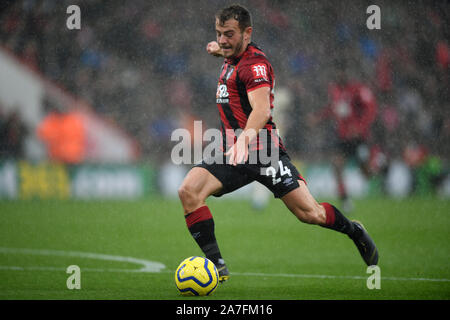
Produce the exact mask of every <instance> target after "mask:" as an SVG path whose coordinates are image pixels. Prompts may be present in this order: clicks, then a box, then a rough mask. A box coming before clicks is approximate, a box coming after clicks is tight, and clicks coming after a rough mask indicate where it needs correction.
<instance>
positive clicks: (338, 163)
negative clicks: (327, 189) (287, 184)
mask: <svg viewBox="0 0 450 320" xmlns="http://www.w3.org/2000/svg"><path fill="white" fill-rule="evenodd" d="M329 101H330V102H329V105H328V106H327V107H326V108H324V109H323V110H321V111H320V112H318V113H315V114H312V115H310V116H309V120H310V125H313V126H315V125H316V124H317V123H318V122H321V121H323V120H325V119H331V120H332V121H333V124H334V126H335V128H336V131H337V132H336V138H337V139H336V143H335V146H334V155H333V157H332V162H333V166H334V170H335V175H336V180H337V184H338V195H339V198H340V199H341V201H342V208H343V209H344V211H347V212H349V211H351V210H352V207H353V206H352V202H351V200H350V199H349V197H348V193H347V189H346V186H345V183H344V179H343V170H344V167H345V164H346V162H347V160H348V159H350V158H354V159H355V160H356V161H357V163H358V165H359V167H360V169H361V171H362V173H363V174H364V175H365V176H366V177H369V176H370V175H371V174H372V172H371V166H373V165H374V162H373V161H374V159H373V157H378V156H379V153H380V152H381V151H380V150H379V148H378V149H376V150H375V149H374V151H376V152H375V153H374V152H372V150H371V147H370V146H369V139H370V137H371V129H372V124H373V123H374V121H375V118H376V113H377V103H376V100H375V96H374V94H373V93H372V90H371V89H370V88H369V87H367V86H366V85H364V84H362V83H359V82H357V81H353V80H350V79H349V77H348V75H347V71H346V70H345V69H344V66H343V65H340V66H339V67H338V70H337V73H336V80H335V82H333V83H331V84H330V85H329Z"/></svg>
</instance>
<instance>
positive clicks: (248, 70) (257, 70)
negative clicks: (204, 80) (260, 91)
mask: <svg viewBox="0 0 450 320" xmlns="http://www.w3.org/2000/svg"><path fill="white" fill-rule="evenodd" d="M274 84H275V75H274V72H273V68H272V65H271V64H270V63H269V61H268V60H267V57H266V55H265V54H264V52H262V51H261V49H259V48H258V47H257V46H256V45H255V44H254V43H250V44H249V45H248V47H247V49H246V51H245V52H244V53H242V54H241V55H240V56H238V57H234V58H230V59H225V61H224V63H223V65H222V68H221V71H220V77H219V82H218V84H217V93H216V103H217V107H218V109H219V114H220V120H221V130H222V136H223V140H224V141H223V147H224V149H225V150H228V148H230V147H231V146H232V145H233V144H234V142H235V141H236V136H235V134H234V131H235V130H238V129H244V128H245V126H246V124H247V120H248V117H249V115H250V113H251V111H252V107H251V106H250V102H249V100H248V93H249V92H251V91H252V90H255V89H257V88H261V87H269V88H270V89H271V93H270V109H271V111H273V100H274V95H273V88H274ZM264 129H267V131H266V133H267V134H266V137H267V141H262V139H261V137H264V136H262V135H261V134H260V135H259V136H258V138H257V139H256V140H255V141H252V142H251V143H250V146H249V150H250V151H255V150H260V149H262V148H264V146H268V144H267V143H271V144H273V146H275V147H276V148H278V149H279V152H280V155H282V154H285V153H286V150H285V148H284V146H283V143H282V141H281V138H280V137H279V136H278V133H277V130H276V126H275V123H274V122H273V121H272V117H270V119H269V120H268V121H267V123H266V125H265V126H264ZM227 136H228V138H227Z"/></svg>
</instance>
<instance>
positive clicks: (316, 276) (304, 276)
mask: <svg viewBox="0 0 450 320" xmlns="http://www.w3.org/2000/svg"><path fill="white" fill-rule="evenodd" d="M231 275H236V276H256V277H284V278H310V279H314V278H316V279H353V280H361V279H367V277H363V276H345V275H343V276H338V275H326V274H289V273H255V272H243V273H240V272H231ZM381 279H382V280H392V281H430V282H450V279H445V278H444V279H432V278H406V277H384V276H381Z"/></svg>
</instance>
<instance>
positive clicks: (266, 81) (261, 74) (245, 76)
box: [239, 59, 273, 92]
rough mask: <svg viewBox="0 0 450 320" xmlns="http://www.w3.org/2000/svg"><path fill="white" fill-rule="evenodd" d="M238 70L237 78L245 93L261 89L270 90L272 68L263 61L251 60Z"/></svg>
mask: <svg viewBox="0 0 450 320" xmlns="http://www.w3.org/2000/svg"><path fill="white" fill-rule="evenodd" d="M252 60H253V61H249V62H248V63H246V64H245V65H243V66H241V67H240V68H239V78H240V80H241V81H242V82H243V83H244V85H245V89H246V90H247V92H250V91H253V90H255V89H258V88H261V87H269V88H272V85H273V83H272V82H273V75H272V66H271V65H270V64H269V63H268V62H267V60H265V59H252Z"/></svg>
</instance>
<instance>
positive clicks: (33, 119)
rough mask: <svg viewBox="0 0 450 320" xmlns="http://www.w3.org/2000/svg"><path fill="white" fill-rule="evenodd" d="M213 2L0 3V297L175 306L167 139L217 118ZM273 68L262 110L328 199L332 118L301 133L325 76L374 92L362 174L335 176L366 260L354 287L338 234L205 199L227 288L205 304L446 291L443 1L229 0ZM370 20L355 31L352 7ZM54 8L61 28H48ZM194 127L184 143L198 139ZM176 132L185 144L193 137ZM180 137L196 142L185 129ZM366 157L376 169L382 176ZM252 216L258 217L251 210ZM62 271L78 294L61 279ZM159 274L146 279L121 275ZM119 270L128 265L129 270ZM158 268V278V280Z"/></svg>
mask: <svg viewBox="0 0 450 320" xmlns="http://www.w3.org/2000/svg"><path fill="white" fill-rule="evenodd" d="M230 3H231V2H228V1H218V0H214V1H213V0H195V1H194V0H192V1H191V0H184V1H178V0H177V1H175V0H174V1H172V0H163V1H161V0H151V1H149V0H133V1H118V0H117V1H116V0H108V1H104V0H84V1H78V0H67V1H62V0H61V1H53V0H18V1H11V0H2V1H0V299H177V298H181V297H180V296H179V295H178V292H177V290H176V289H175V286H174V283H173V271H174V270H175V269H176V267H177V266H178V264H179V263H180V262H181V261H182V260H183V259H184V258H186V257H188V256H192V255H200V254H201V252H200V250H199V248H198V247H197V245H196V244H195V242H194V241H193V240H192V238H191V236H190V234H189V233H188V230H187V228H186V225H185V221H184V219H183V218H182V213H183V210H182V207H181V204H180V202H179V200H178V199H177V188H178V186H179V185H180V183H181V181H182V179H183V177H184V175H185V174H186V172H187V171H188V170H189V168H190V167H191V165H190V164H185V165H175V164H174V163H173V162H172V160H171V151H172V148H173V147H174V146H175V145H176V144H177V143H178V141H171V134H172V132H173V131H174V130H176V129H179V128H186V129H188V130H190V132H191V133H193V128H194V121H195V120H201V121H203V122H202V127H203V130H206V129H208V128H219V114H218V111H217V106H216V105H215V94H216V86H217V77H218V73H219V69H220V66H221V64H222V60H221V59H219V58H215V57H212V56H210V55H208V54H207V53H206V50H205V48H206V44H207V43H208V42H209V41H212V40H215V30H214V14H215V12H217V11H218V10H219V9H220V8H222V7H224V6H225V5H229V4H230ZM240 3H242V4H244V5H246V6H247V7H248V8H249V9H250V11H251V13H252V15H253V23H254V32H253V39H252V40H253V41H254V42H255V43H257V44H258V45H259V46H260V47H261V48H262V49H263V50H264V51H265V52H266V54H267V56H268V57H269V60H270V62H271V63H272V65H273V67H274V70H275V75H276V86H275V102H274V105H275V108H274V118H275V122H276V123H277V126H278V128H279V129H280V134H281V136H282V138H283V141H284V143H285V145H286V147H287V150H288V153H289V154H290V156H291V158H292V160H293V162H294V163H295V164H296V166H297V167H298V168H299V171H300V172H301V173H302V175H303V176H304V177H305V178H306V180H307V182H308V186H309V188H310V190H311V192H312V193H313V195H314V196H315V197H316V198H317V199H318V200H319V201H330V202H332V203H335V204H336V205H337V206H339V205H341V204H340V203H339V201H337V195H338V194H337V191H338V188H337V183H336V179H335V177H334V175H333V167H332V163H331V157H332V150H333V146H334V145H335V143H336V133H335V132H336V131H335V125H334V123H333V122H332V121H323V122H321V123H320V124H317V125H312V124H311V122H310V119H312V118H313V117H312V114H318V113H319V112H320V111H321V110H323V108H324V107H326V106H327V105H328V104H329V103H330V102H331V100H330V97H329V88H330V85H331V84H332V83H333V82H334V81H335V80H336V76H337V75H338V74H339V72H340V71H342V70H344V71H345V73H346V75H347V76H348V77H349V78H350V79H351V80H354V81H358V82H359V83H361V84H363V85H365V86H367V87H368V88H370V90H371V91H372V92H373V94H374V96H375V99H376V106H377V112H376V120H375V124H374V126H373V128H372V129H373V130H372V133H371V137H370V139H369V145H370V150H372V151H374V152H373V153H370V155H371V157H370V163H371V167H372V168H373V170H374V172H375V173H376V174H375V175H373V177H371V178H365V176H364V175H363V174H362V173H361V172H360V170H359V169H358V167H357V165H356V163H355V161H354V160H350V161H349V162H348V163H347V164H346V167H345V171H344V180H345V182H346V184H347V187H348V191H349V194H350V195H351V196H352V198H353V199H354V202H355V211H353V212H352V213H350V214H349V218H351V219H358V220H361V221H363V223H364V224H365V226H366V227H367V229H368V230H369V232H370V234H371V236H372V237H373V238H374V240H375V242H376V243H377V246H378V248H379V251H380V267H381V270H382V284H381V288H382V289H381V290H369V289H368V288H367V287H366V278H367V277H368V275H367V273H366V266H365V264H364V263H363V262H362V260H361V258H360V256H359V254H358V252H357V250H356V248H355V247H354V245H353V243H352V242H351V241H349V240H348V239H347V238H346V237H344V236H342V235H341V234H338V233H335V232H330V231H329V230H326V229H324V228H320V227H317V226H310V225H306V224H302V223H298V222H297V223H294V221H295V217H293V216H292V215H291V214H289V213H288V210H287V209H286V208H285V207H284V205H283V203H282V202H281V201H278V200H274V199H273V198H272V195H271V194H268V193H267V191H265V190H264V189H260V188H257V187H256V186H257V185H253V184H252V185H249V186H247V187H245V188H243V189H241V190H239V191H236V192H235V193H233V194H232V195H226V196H224V197H223V198H221V199H220V200H216V199H209V200H208V205H210V207H211V211H212V212H213V214H214V219H215V223H216V234H217V238H218V241H219V244H220V245H221V251H222V254H223V256H224V258H225V259H226V261H227V265H228V266H229V268H230V271H231V274H232V279H231V280H230V281H229V283H226V284H225V285H224V286H221V287H219V288H218V290H217V293H215V297H217V298H218V299H229V300H232V299H448V298H449V297H450V288H449V283H450V280H449V279H450V269H449V267H448V266H449V264H448V261H449V248H448V245H447V243H448V234H449V227H450V223H449V218H450V216H449V213H450V212H449V211H450V209H449V204H450V173H449V166H450V161H449V160H450V112H449V110H450V105H449V103H450V94H449V87H450V85H449V74H450V73H449V63H450V43H449V39H450V35H449V32H450V31H449V30H450V28H449V25H450V21H449V14H450V7H449V5H448V3H447V2H446V1H387V0H376V1H296V0H292V1H290V0H288V1H275V0H274V1H269V0H252V1H247V0H245V1H244V0H243V1H240ZM372 4H375V5H378V6H379V7H380V9H381V29H380V30H369V29H368V28H367V26H366V21H367V19H368V18H369V14H367V13H366V10H367V7H368V6H369V5H372ZM70 5H78V6H79V7H80V10H81V28H80V30H69V29H68V28H67V26H66V22H67V19H68V18H69V17H70V14H68V13H67V12H66V10H67V8H68V7H69V6H70ZM200 136H201V135H200ZM192 142H194V141H192ZM195 142H196V143H202V141H201V139H200V140H199V139H198V137H196V140H195ZM382 168H385V169H386V171H385V173H386V174H385V175H383V174H381V173H382V172H383V170H382ZM255 209H259V210H255ZM69 265H79V266H80V268H81V273H82V279H81V287H82V289H81V290H78V291H76V292H74V290H69V289H67V287H66V280H67V277H68V276H69V275H68V274H66V268H67V266H69ZM148 265H156V266H159V267H158V270H156V271H155V272H153V271H152V272H148V270H146V269H145V268H144V269H145V270H141V269H139V266H140V267H142V266H144V267H145V266H148ZM130 271H133V272H130ZM158 271H160V272H158Z"/></svg>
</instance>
